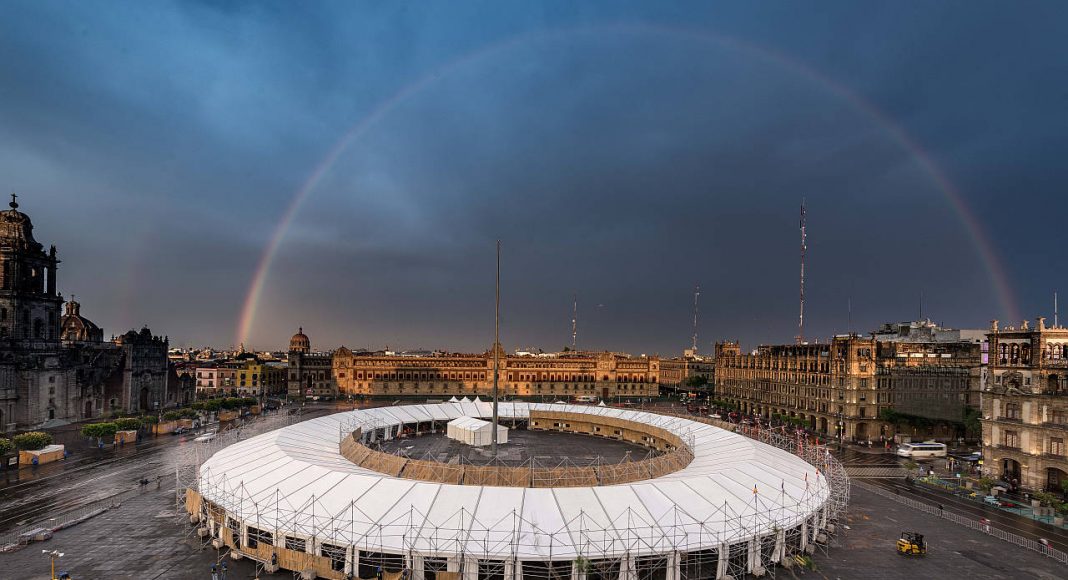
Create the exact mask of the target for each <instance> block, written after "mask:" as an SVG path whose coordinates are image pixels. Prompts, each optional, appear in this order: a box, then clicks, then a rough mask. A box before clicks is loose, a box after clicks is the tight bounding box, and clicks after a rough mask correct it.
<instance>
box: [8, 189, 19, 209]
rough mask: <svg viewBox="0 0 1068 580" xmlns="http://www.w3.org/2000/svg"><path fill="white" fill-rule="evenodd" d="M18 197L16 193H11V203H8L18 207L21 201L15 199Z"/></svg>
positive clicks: (13, 207) (12, 206)
mask: <svg viewBox="0 0 1068 580" xmlns="http://www.w3.org/2000/svg"><path fill="white" fill-rule="evenodd" d="M17 198H18V195H16V194H14V193H12V194H11V203H9V204H8V205H10V206H11V209H18V207H19V202H17V201H15V200H16V199H17Z"/></svg>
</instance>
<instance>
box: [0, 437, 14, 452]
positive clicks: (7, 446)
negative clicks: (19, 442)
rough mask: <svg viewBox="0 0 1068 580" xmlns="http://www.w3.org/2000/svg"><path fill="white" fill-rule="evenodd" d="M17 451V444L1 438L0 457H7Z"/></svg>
mask: <svg viewBox="0 0 1068 580" xmlns="http://www.w3.org/2000/svg"><path fill="white" fill-rule="evenodd" d="M14 450H15V444H14V443H12V442H11V440H10V439H4V438H3V437H0V455H7V454H8V453H11V452H12V451H14Z"/></svg>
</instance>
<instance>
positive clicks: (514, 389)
mask: <svg viewBox="0 0 1068 580" xmlns="http://www.w3.org/2000/svg"><path fill="white" fill-rule="evenodd" d="M497 358H498V364H499V380H498V388H499V393H500V394H501V395H502V396H505V395H506V396H510V397H528V398H529V397H534V398H537V397H541V398H552V399H555V398H560V397H591V398H597V399H615V398H628V399H629V398H636V397H655V396H657V394H659V373H660V359H659V358H656V357H630V356H626V355H621V354H617V353H610V352H604V353H585V352H576V353H567V354H564V353H561V354H559V355H556V356H552V357H545V356H509V355H508V354H506V353H505V352H504V349H502V348H500V346H498V353H497ZM291 372H292V371H291ZM333 375H334V379H335V380H336V381H337V385H338V388H339V390H340V392H341V394H344V395H348V394H352V395H370V396H432V397H449V396H479V395H481V396H487V395H492V393H493V351H492V350H490V351H487V352H485V353H482V354H435V355H432V356H396V355H386V354H380V353H367V352H352V351H351V350H349V349H347V348H344V347H342V348H339V349H338V350H337V351H335V352H334V356H333Z"/></svg>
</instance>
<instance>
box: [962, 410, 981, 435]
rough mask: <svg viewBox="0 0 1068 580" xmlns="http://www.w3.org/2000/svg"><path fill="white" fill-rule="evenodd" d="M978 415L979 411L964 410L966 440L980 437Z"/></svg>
mask: <svg viewBox="0 0 1068 580" xmlns="http://www.w3.org/2000/svg"><path fill="white" fill-rule="evenodd" d="M980 415H981V413H980V412H979V409H973V408H972V407H965V408H964V436H965V437H966V438H968V439H978V438H979V437H981V436H982V434H983V424H982V423H980V422H979V418H980Z"/></svg>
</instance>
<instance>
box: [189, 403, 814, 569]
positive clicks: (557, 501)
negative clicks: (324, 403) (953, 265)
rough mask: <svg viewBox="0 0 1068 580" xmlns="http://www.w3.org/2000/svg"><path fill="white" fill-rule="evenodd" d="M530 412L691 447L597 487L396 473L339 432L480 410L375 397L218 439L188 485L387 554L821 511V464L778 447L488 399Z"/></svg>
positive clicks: (573, 409) (567, 556)
mask: <svg viewBox="0 0 1068 580" xmlns="http://www.w3.org/2000/svg"><path fill="white" fill-rule="evenodd" d="M535 411H540V412H544V411H564V412H568V413H576V414H586V415H592V416H596V417H603V418H605V419H619V420H623V421H634V422H640V423H643V424H646V425H651V426H654V427H657V428H660V429H663V430H665V431H668V432H669V433H672V434H674V435H675V436H677V437H679V438H681V439H682V440H683V441H685V442H686V445H687V446H689V447H690V449H691V450H692V452H693V455H694V457H693V460H692V461H691V462H690V463H689V464H688V465H686V466H685V467H683V468H682V469H680V470H678V471H675V472H672V473H668V474H665V475H662V476H660V477H657V478H655V479H647V480H642V481H635V482H632V483H626V484H619V485H610V486H593V487H544V488H524V487H508V486H494V485H480V484H467V483H464V484H451V483H443V482H434V481H416V480H408V479H403V478H398V477H394V476H391V475H388V474H386V473H382V472H379V471H376V470H373V469H369V468H366V467H362V466H359V465H356V464H354V463H352V462H350V461H348V460H346V459H345V458H344V457H343V456H342V455H341V452H340V450H339V442H340V441H341V438H342V437H343V436H345V434H347V433H352V432H353V431H355V430H356V429H362V430H363V432H364V433H368V432H371V431H372V430H378V429H385V428H389V429H393V430H396V429H398V428H400V427H401V426H403V425H405V424H411V423H413V422H415V421H426V420H428V418H429V419H432V420H434V421H437V422H448V423H449V429H452V428H453V425H452V422H453V421H455V420H457V419H461V418H463V419H471V420H474V421H478V422H479V423H484V424H485V425H489V426H490V427H492V425H491V424H490V423H489V422H487V421H485V420H483V419H485V418H486V417H488V416H489V415H487V414H481V413H480V411H479V409H478V407H477V406H476V405H475V404H472V403H471V402H467V403H441V404H426V405H411V406H398V407H376V408H370V409H360V410H355V411H348V412H343V413H337V414H333V415H328V416H325V417H317V418H314V419H310V420H307V421H302V422H300V423H296V424H293V425H289V426H287V427H284V428H282V429H279V430H276V431H271V432H268V433H265V434H263V435H259V436H256V437H252V438H250V439H247V440H244V441H241V442H238V443H235V444H233V445H230V446H228V447H226V448H224V449H222V450H220V451H218V452H217V453H215V454H214V455H212V456H211V458H210V459H208V460H207V461H206V462H204V463H203V464H202V465H201V466H200V468H199V473H198V479H197V489H198V492H199V493H200V494H201V496H202V497H203V498H204V499H205V500H207V501H210V502H212V503H213V504H214V505H216V506H218V507H220V508H222V509H225V510H226V513H227V516H228V517H232V518H236V519H237V520H240V521H241V522H242V525H250V526H253V527H256V528H258V529H266V530H272V531H274V532H275V533H276V534H277V536H276V537H281V536H295V537H298V538H301V537H305V538H314V539H315V542H320V541H323V542H331V543H335V544H338V545H351V546H357V545H359V546H364V547H362V548H360V549H361V550H366V551H374V552H382V553H390V554H409V553H419V554H424V555H432V556H439V555H440V556H443V557H444V556H449V557H452V556H454V555H455V556H456V557H459V554H461V553H463V552H464V551H465V550H466V551H467V552H468V553H471V554H474V553H477V554H478V557H479V558H488V559H513V560H520V561H522V560H573V559H575V558H577V557H579V556H580V555H583V556H584V557H589V558H593V557H594V556H595V557H596V558H620V557H624V556H626V555H627V554H631V555H633V554H635V553H638V552H639V551H640V553H642V554H654V553H671V552H678V551H683V552H695V551H697V550H706V549H719V548H720V547H722V546H723V545H724V544H728V543H730V544H732V545H742V546H749V545H753V544H751V543H750V542H751V541H752V540H753V539H754V538H760V537H771V536H773V535H774V534H783V533H784V530H790V529H798V530H799V529H800V528H798V527H797V526H802V525H804V526H807V527H805V528H804V530H806V531H807V532H808V533H811V532H812V530H813V529H814V527H815V526H817V525H821V518H825V517H826V514H827V511H826V510H825V507H826V506H827V500H828V499H829V498H830V494H831V488H830V485H829V483H828V480H827V479H826V477H825V475H824V472H823V470H821V469H818V468H817V467H816V466H815V465H813V464H809V463H807V462H806V461H805V460H803V459H802V458H800V457H797V456H795V455H793V454H792V453H791V452H789V451H786V450H783V449H778V448H775V447H772V446H769V445H765V444H763V443H760V442H757V441H754V440H752V439H749V438H747V437H745V436H743V435H741V434H737V433H732V432H730V431H726V430H723V429H720V428H717V427H715V426H712V425H709V424H704V423H699V422H696V421H692V420H689V419H684V418H680V417H671V416H665V415H656V414H652V413H646V412H641V411H632V410H626V409H617V408H613V407H596V406H591V405H566V406H561V405H556V404H552V405H550V404H542V403H528V402H508V403H503V404H501V405H500V416H501V417H504V418H506V419H519V420H524V419H529V417H530V414H531V412H535ZM471 425H474V424H471ZM489 438H490V437H489V430H488V429H487V430H486V440H487V441H488V440H489ZM502 440H503V439H502ZM324 514H326V515H324ZM639 539H640V542H641V543H640V545H639V544H638V543H636V542H638V541H639ZM309 545H311V543H309ZM591 546H597V548H596V550H593V548H591ZM591 550H593V551H591Z"/></svg>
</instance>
